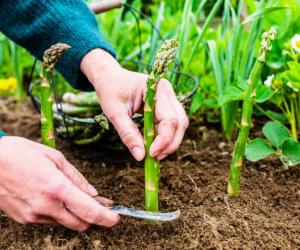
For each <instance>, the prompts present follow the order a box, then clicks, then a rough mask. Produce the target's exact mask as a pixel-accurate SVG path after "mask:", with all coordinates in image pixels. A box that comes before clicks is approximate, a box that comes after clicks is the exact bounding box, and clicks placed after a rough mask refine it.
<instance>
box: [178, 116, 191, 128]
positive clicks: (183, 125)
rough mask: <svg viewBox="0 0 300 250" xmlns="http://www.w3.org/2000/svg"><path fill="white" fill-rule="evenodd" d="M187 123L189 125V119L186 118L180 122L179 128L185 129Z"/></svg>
mask: <svg viewBox="0 0 300 250" xmlns="http://www.w3.org/2000/svg"><path fill="white" fill-rule="evenodd" d="M189 123H190V121H189V119H188V118H187V117H185V118H184V119H183V120H182V121H181V122H180V126H182V127H184V128H185V129H187V128H188V126H189Z"/></svg>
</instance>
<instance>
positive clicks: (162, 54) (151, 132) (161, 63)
mask: <svg viewBox="0 0 300 250" xmlns="http://www.w3.org/2000/svg"><path fill="white" fill-rule="evenodd" d="M177 46H178V45H177V42H176V40H167V41H165V42H164V43H163V45H162V46H161V48H160V49H159V51H158V53H157V55H156V57H155V60H154V63H153V66H152V70H151V72H150V75H149V78H148V80H147V91H146V98H145V107H144V138H145V139H144V140H145V149H146V158H145V207H146V210H147V211H158V210H159V208H158V190H159V173H160V163H159V161H158V160H157V159H155V158H154V157H151V156H150V153H149V151H150V146H151V144H152V142H153V140H154V137H155V134H156V132H155V94H156V89H157V85H158V82H159V79H161V78H163V77H164V75H165V74H166V71H167V69H168V65H169V64H170V63H171V62H172V60H173V58H174V57H175V55H176V50H177Z"/></svg>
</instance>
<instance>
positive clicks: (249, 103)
mask: <svg viewBox="0 0 300 250" xmlns="http://www.w3.org/2000/svg"><path fill="white" fill-rule="evenodd" d="M275 36H276V30H275V29H274V28H271V29H270V30H269V31H268V32H265V33H264V34H263V36H262V41H261V50H260V55H259V57H258V58H257V60H256V62H255V64H254V66H253V68H252V71H251V73H250V76H249V79H248V81H247V86H246V90H245V97H244V101H243V109H242V119H241V124H240V129H239V134H238V138H237V141H236V144H235V149H234V152H233V157H232V160H231V165H230V171H229V180H228V186H227V193H228V195H229V196H230V197H234V196H238V195H239V193H240V175H241V168H242V166H243V160H244V155H245V147H246V143H247V139H248V135H249V131H250V126H251V119H252V111H253V103H254V99H255V95H256V87H257V85H258V83H259V82H260V81H261V79H260V75H261V72H262V69H263V66H264V63H265V61H266V56H267V54H268V52H269V51H271V50H272V42H273V41H274V39H275Z"/></svg>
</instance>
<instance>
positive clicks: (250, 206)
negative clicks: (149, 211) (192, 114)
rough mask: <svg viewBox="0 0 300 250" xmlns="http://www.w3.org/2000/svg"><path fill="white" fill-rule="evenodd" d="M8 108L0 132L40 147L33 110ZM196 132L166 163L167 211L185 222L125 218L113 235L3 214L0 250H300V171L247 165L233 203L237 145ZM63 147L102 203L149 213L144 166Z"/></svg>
mask: <svg viewBox="0 0 300 250" xmlns="http://www.w3.org/2000/svg"><path fill="white" fill-rule="evenodd" d="M2 101H3V100H2ZM6 106H7V107H8V108H9V109H10V110H9V112H8V111H1V112H0V124H1V128H2V129H4V130H6V131H7V132H8V133H9V134H13V135H20V136H24V137H27V138H30V139H32V140H36V141H38V140H39V138H38V134H39V125H38V115H36V113H35V111H34V110H33V108H32V106H31V105H30V104H29V103H28V104H26V105H24V104H22V105H16V104H15V103H13V102H12V101H11V100H9V101H8V103H6ZM192 128H193V129H190V131H189V133H188V135H187V139H185V141H184V143H183V146H182V147H181V149H180V151H179V152H178V153H177V155H176V156H173V157H171V158H170V159H168V160H165V161H163V162H162V169H161V194H160V198H161V210H173V209H176V208H180V209H181V211H182V215H181V217H180V218H179V219H178V220H176V221H174V222H170V223H157V224H150V223H148V222H145V221H139V220H134V219H130V218H125V219H124V221H123V223H122V224H121V225H119V226H116V227H115V228H113V229H105V228H101V227H93V228H91V229H90V230H88V231H87V232H85V233H77V232H73V231H71V230H68V229H64V228H58V227H49V226H38V225H26V226H25V225H19V224H17V223H15V222H13V221H12V220H11V219H9V218H8V217H6V216H5V215H3V214H2V215H1V214H0V230H1V234H0V249H300V202H299V199H300V182H299V179H300V178H299V177H300V168H299V167H294V168H291V169H288V170H284V169H283V168H282V166H281V164H280V162H279V161H277V160H268V161H263V162H260V163H259V164H253V163H249V162H247V164H246V167H245V168H244V169H243V174H242V187H241V189H242V193H241V195H240V197H239V198H236V199H230V198H228V197H227V196H226V195H225V189H226V178H227V170H228V166H229V162H230V153H229V152H231V151H232V145H228V144H226V143H225V142H224V141H223V139H222V137H221V136H220V134H219V133H217V132H216V131H214V130H209V131H208V132H207V133H206V135H205V136H203V134H202V132H200V130H199V129H197V127H195V126H192ZM203 139H205V140H203ZM59 144H60V148H61V149H62V151H63V153H64V154H65V155H66V156H67V158H68V159H69V160H70V161H71V162H72V163H74V164H75V165H76V166H77V167H78V169H79V170H80V171H81V172H82V173H83V174H84V175H85V176H86V177H87V178H88V179H89V181H90V182H91V183H93V184H94V185H95V186H96V187H97V189H98V190H99V191H100V192H101V194H102V195H103V196H107V197H111V198H113V199H114V200H115V202H116V203H119V204H123V205H127V206H135V207H142V206H143V168H142V167H141V165H140V164H136V163H127V164H123V165H109V164H104V163H101V162H94V163H92V162H88V161H81V160H78V159H74V157H73V156H72V154H71V153H70V151H69V150H68V147H66V146H65V145H63V144H64V143H63V142H59Z"/></svg>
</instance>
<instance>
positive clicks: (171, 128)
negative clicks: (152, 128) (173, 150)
mask: <svg viewBox="0 0 300 250" xmlns="http://www.w3.org/2000/svg"><path fill="white" fill-rule="evenodd" d="M176 127H177V120H176V119H169V120H162V121H160V122H159V124H158V128H157V136H156V138H155V139H154V141H153V143H152V145H151V147H150V155H151V156H152V157H156V156H157V155H159V154H160V152H161V151H163V150H164V148H166V147H167V146H168V145H169V144H170V142H171V141H172V140H173V137H174V133H175V130H176Z"/></svg>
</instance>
